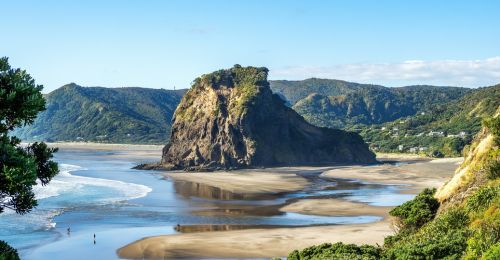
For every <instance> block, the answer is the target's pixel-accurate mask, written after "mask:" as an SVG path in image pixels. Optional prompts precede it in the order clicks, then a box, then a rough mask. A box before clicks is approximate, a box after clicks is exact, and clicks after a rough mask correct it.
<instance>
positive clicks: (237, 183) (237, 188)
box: [165, 170, 309, 194]
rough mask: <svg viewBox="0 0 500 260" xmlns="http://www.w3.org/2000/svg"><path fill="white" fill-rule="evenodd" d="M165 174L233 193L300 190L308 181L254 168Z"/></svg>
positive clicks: (175, 178) (290, 174)
mask: <svg viewBox="0 0 500 260" xmlns="http://www.w3.org/2000/svg"><path fill="white" fill-rule="evenodd" d="M165 175H166V176H168V177H170V178H172V179H174V180H179V181H188V182H194V183H200V184H204V185H208V186H212V187H217V188H219V189H222V190H227V191H230V192H233V193H241V194H252V193H280V192H289V191H296V190H301V189H303V188H304V187H306V185H307V184H308V183H309V182H308V181H307V180H306V179H305V178H302V177H300V176H297V175H296V174H293V173H276V172H266V171H255V170H239V171H231V172H209V173H207V172H189V173H186V172H171V173H167V174H165Z"/></svg>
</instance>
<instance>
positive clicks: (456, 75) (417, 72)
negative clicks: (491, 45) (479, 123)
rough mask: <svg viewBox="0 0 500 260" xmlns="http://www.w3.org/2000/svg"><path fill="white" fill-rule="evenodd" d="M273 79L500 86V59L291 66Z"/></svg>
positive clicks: (274, 72)
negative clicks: (323, 79) (499, 84)
mask: <svg viewBox="0 0 500 260" xmlns="http://www.w3.org/2000/svg"><path fill="white" fill-rule="evenodd" d="M270 75H271V78H273V79H290V80H296V79H304V78H310V77H316V78H330V79H342V80H347V81H354V82H362V83H373V84H381V85H386V86H403V85H414V84H432V85H447V86H464V87H479V86H489V85H494V84H497V83H500V56H497V57H493V58H489V59H483V60H437V61H422V60H408V61H404V62H400V63H380V64H343V65H335V66H330V67H314V66H289V67H282V68H276V69H271V72H270Z"/></svg>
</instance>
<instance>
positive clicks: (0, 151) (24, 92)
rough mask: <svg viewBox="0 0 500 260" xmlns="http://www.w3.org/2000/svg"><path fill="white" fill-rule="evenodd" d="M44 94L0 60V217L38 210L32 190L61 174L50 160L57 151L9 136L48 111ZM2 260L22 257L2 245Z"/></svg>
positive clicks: (21, 73) (38, 87) (26, 78)
mask: <svg viewBox="0 0 500 260" xmlns="http://www.w3.org/2000/svg"><path fill="white" fill-rule="evenodd" d="M41 90H42V86H41V85H35V81H34V79H33V78H31V76H30V75H29V74H28V73H26V71H24V70H21V69H12V68H11V67H10V65H9V63H8V59H7V58H1V59H0V213H2V212H3V211H4V210H5V209H10V210H13V211H15V212H16V213H18V214H25V213H28V212H30V211H31V210H32V209H33V208H34V207H35V206H37V201H36V199H35V194H34V192H33V186H35V185H37V182H38V183H40V184H41V185H46V184H47V183H49V182H50V180H51V179H52V178H53V177H54V176H55V175H56V174H57V173H58V171H59V170H58V167H57V163H55V162H54V161H52V160H51V159H52V157H53V153H54V152H56V151H57V149H54V148H48V147H47V145H46V144H45V143H33V144H30V145H26V146H21V140H20V139H19V138H17V137H15V136H10V133H11V131H12V130H14V128H16V127H20V126H25V125H27V124H31V123H33V121H34V120H35V118H36V116H37V114H38V113H39V112H40V111H42V110H44V109H45V100H44V98H43V96H42V93H41ZM0 259H19V257H18V256H17V252H16V250H15V249H13V248H11V247H10V246H9V245H7V244H6V243H5V242H3V241H1V242H0Z"/></svg>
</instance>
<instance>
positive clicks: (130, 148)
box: [47, 142, 163, 163]
mask: <svg viewBox="0 0 500 260" xmlns="http://www.w3.org/2000/svg"><path fill="white" fill-rule="evenodd" d="M47 145H48V146H49V147H57V148H59V149H61V150H90V151H105V152H107V151H109V152H112V153H109V154H103V155H102V156H106V157H116V158H133V159H141V160H143V162H148V163H149V162H157V161H159V160H160V158H161V150H162V148H163V146H162V145H142V144H103V143H84V142H61V143H47Z"/></svg>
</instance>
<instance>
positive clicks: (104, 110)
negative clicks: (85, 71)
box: [15, 83, 185, 144]
mask: <svg viewBox="0 0 500 260" xmlns="http://www.w3.org/2000/svg"><path fill="white" fill-rule="evenodd" d="M184 93H185V90H177V91H174V90H164V89H146V88H136V87H130V88H103V87H81V86H78V85H76V84H74V83H72V84H68V85H65V86H63V87H61V88H59V89H57V90H54V91H53V92H51V93H49V94H48V95H46V100H47V105H46V107H47V109H46V110H45V111H44V112H42V113H40V114H39V116H38V117H37V119H36V121H35V122H34V124H33V125H31V126H27V127H24V128H22V129H18V130H17V131H16V133H15V134H16V135H17V136H19V137H20V138H22V139H23V140H31V141H33V140H45V141H94V142H111V143H158V144H160V143H165V142H166V141H167V140H168V138H169V134H170V127H171V119H172V115H173V113H174V111H175V109H176V107H177V104H178V103H179V101H180V99H181V97H182V95H183V94H184Z"/></svg>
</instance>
